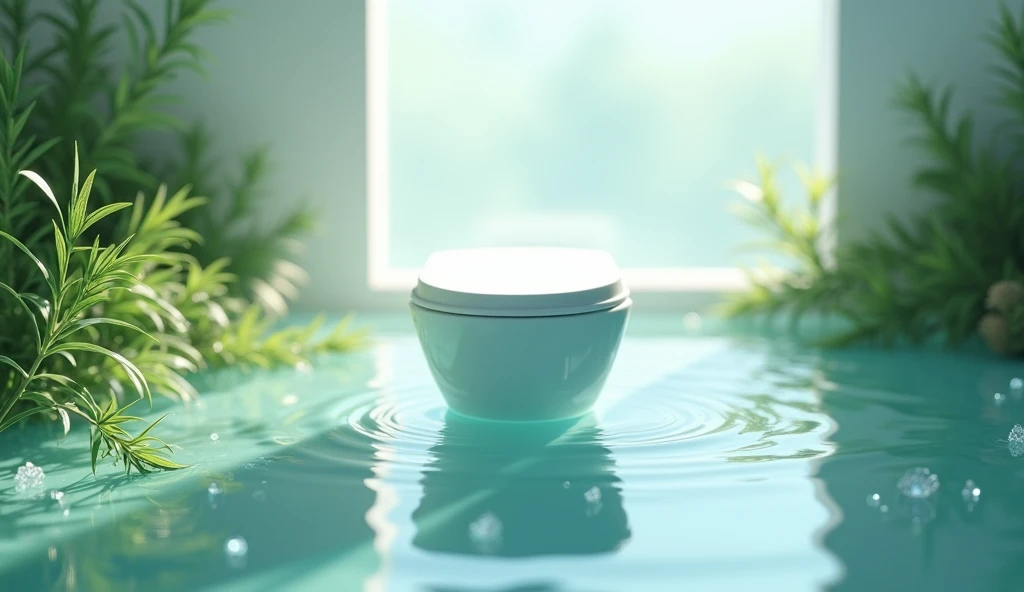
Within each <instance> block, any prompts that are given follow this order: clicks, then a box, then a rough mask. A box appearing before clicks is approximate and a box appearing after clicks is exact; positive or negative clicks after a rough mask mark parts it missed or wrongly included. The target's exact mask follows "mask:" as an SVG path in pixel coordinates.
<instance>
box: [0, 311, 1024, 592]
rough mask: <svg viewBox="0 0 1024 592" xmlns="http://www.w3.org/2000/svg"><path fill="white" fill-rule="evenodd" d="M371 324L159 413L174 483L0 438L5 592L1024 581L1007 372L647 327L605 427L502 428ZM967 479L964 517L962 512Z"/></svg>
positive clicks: (605, 414) (225, 377)
mask: <svg viewBox="0 0 1024 592" xmlns="http://www.w3.org/2000/svg"><path fill="white" fill-rule="evenodd" d="M385 325H386V326H385V327H384V328H383V329H382V330H380V331H379V332H378V335H379V337H378V339H377V342H376V343H375V344H374V345H373V346H372V347H371V348H369V349H368V350H367V351H365V352H361V353H358V354H353V355H349V356H339V357H332V358H328V359H324V360H321V361H320V362H319V363H318V364H316V365H315V366H314V367H313V368H312V369H311V370H308V371H300V370H292V369H287V370H277V371H271V372H266V371H260V372H253V373H249V374H244V373H238V372H221V373H216V374H210V375H207V376H204V377H202V378H201V380H200V383H201V390H202V392H203V393H204V398H203V402H202V404H201V405H194V406H192V407H190V408H187V409H186V408H179V407H174V406H163V408H158V409H156V410H154V415H155V414H156V413H158V412H163V411H167V410H169V411H170V412H171V413H172V415H171V416H170V417H169V418H168V419H167V420H166V421H165V423H164V424H162V426H161V427H162V428H163V430H162V434H161V435H163V436H165V437H166V439H168V440H169V441H171V442H174V443H175V444H177V445H178V448H177V452H176V455H175V456H176V458H177V459H178V460H180V461H182V462H187V463H189V464H190V465H191V467H190V468H188V469H186V470H183V471H178V472H175V473H168V474H162V475H155V476H151V477H130V478H126V477H124V476H123V475H122V474H121V473H119V472H118V471H117V469H116V468H114V467H109V466H104V467H103V468H102V469H101V470H100V471H99V474H98V475H97V476H96V477H93V476H92V475H91V474H89V471H88V465H89V459H88V454H87V450H86V449H85V446H84V443H83V441H84V439H85V438H86V434H85V433H84V432H82V431H75V430H73V431H72V433H71V434H70V435H69V436H68V437H67V438H65V439H61V438H57V437H55V435H54V434H53V433H50V432H47V431H46V430H47V428H46V427H42V426H36V427H34V428H32V429H27V430H23V431H20V432H16V433H12V434H4V435H3V437H2V438H0V451H2V454H0V459H2V460H0V582H3V585H0V588H3V589H10V590H154V591H158V590H194V589H220V590H303V591H317V590H360V589H365V590H423V591H437V592H441V591H445V592H468V591H478V590H480V591H482V590H502V591H509V590H522V591H526V590H530V591H552V592H553V591H563V590H565V591H584V590H585V591H600V590H681V589H699V590H705V589H715V590H733V589H757V590H785V591H791V590H815V589H836V590H880V589H902V590H947V589H949V590H1018V589H1020V587H1021V585H1022V584H1021V582H1024V566H1022V565H1021V564H1020V563H1019V559H1020V557H1024V456H1019V457H1016V456H1014V455H1013V453H1014V452H1017V453H1020V452H1022V451H1021V450H1019V449H1012V447H1011V446H1010V445H1009V443H1008V442H1007V441H1006V440H1007V435H1008V433H1009V431H1010V429H1011V428H1012V427H1013V425H1014V424H1015V423H1024V400H1021V398H1020V397H1019V396H1018V393H1016V392H1011V391H1010V390H1009V383H1010V380H1011V379H1012V378H1014V377H1024V365H1022V364H1020V363H1016V362H1010V361H1003V360H998V359H994V358H991V357H988V356H986V355H983V354H981V353H970V352H968V353H957V354H953V353H946V352H939V351H902V350H896V351H894V350H873V349H857V350H844V351H827V350H825V351H823V350H818V349H815V348H812V347H808V346H802V345H799V344H797V343H796V342H795V341H794V340H792V339H788V338H783V337H779V336H774V337H770V336H756V335H749V334H747V335H740V334H735V333H733V334H729V333H728V332H722V333H721V334H719V333H718V332H716V334H709V333H708V332H704V333H700V332H699V331H698V332H694V331H692V330H690V331H687V330H686V329H685V328H684V324H683V323H682V322H681V321H678V320H675V319H670V320H666V319H644V318H643V317H639V318H635V319H634V320H633V321H632V326H631V328H630V331H629V334H628V335H627V338H626V340H625V341H624V343H623V346H622V350H621V352H620V355H619V359H618V361H617V363H616V367H615V369H614V370H613V373H612V375H611V377H610V379H609V383H608V386H607V388H606V390H605V392H604V394H603V395H602V398H601V401H600V403H599V405H598V407H597V408H596V409H595V410H594V412H593V413H592V414H590V415H588V416H585V417H583V418H580V419H579V420H575V421H571V422H562V423H551V424H537V425H531V426H519V427H517V426H502V425H500V424H493V423H482V422H475V421H471V420H465V419H461V418H459V417H457V416H452V415H451V414H449V413H446V411H445V408H444V404H443V401H442V400H441V398H440V395H439V394H438V392H437V390H436V388H435V387H434V386H433V383H432V382H431V380H430V377H429V372H428V370H427V367H426V364H425V362H424V360H423V358H422V355H421V354H420V352H419V349H418V345H417V344H416V342H415V339H414V338H413V337H412V333H411V330H410V328H408V327H407V323H406V322H405V321H404V320H403V321H397V320H396V321H394V322H393V323H385ZM390 325H394V327H395V328H394V330H388V329H387V326H390ZM996 392H999V393H1002V394H1004V395H1005V396H1004V397H1003V399H1002V402H1001V403H1000V402H998V401H997V399H996V398H994V394H995V393H996ZM158 407H160V406H159V405H158ZM214 434H215V435H216V436H215V437H214ZM26 460H30V461H32V462H33V463H35V464H37V465H39V466H41V467H43V468H44V470H45V471H46V473H47V477H46V481H45V485H44V488H43V489H40V490H38V491H37V492H36V493H38V494H39V496H38V497H32V496H26V495H24V494H20V495H19V494H16V493H15V490H14V480H13V475H14V473H15V471H16V469H17V467H18V466H19V465H21V464H23V463H24V462H25V461H26ZM917 466H921V467H928V468H929V469H931V471H932V472H934V473H937V474H938V475H939V478H940V482H941V486H940V488H939V490H938V492H937V493H936V494H934V495H933V496H931V497H929V498H927V499H923V500H922V499H916V500H915V499H909V498H906V497H904V496H901V495H900V494H899V492H898V490H897V489H896V483H897V481H898V480H899V478H900V476H901V475H903V474H904V472H905V471H907V470H908V469H911V468H913V467H917ZM968 479H971V480H973V481H974V482H975V483H976V486H977V487H978V488H979V489H980V490H981V495H980V496H979V497H978V499H977V500H975V499H974V498H973V497H972V496H968V498H965V497H964V496H963V495H962V493H961V490H962V489H963V486H964V483H965V482H966V480H968ZM51 490H59V491H63V492H64V494H65V495H64V497H63V499H62V500H61V501H62V502H63V503H58V502H57V501H55V500H54V499H52V498H51V496H50V491H51ZM875 493H877V494H878V495H879V502H878V503H869V500H868V498H869V496H871V495H872V494H875Z"/></svg>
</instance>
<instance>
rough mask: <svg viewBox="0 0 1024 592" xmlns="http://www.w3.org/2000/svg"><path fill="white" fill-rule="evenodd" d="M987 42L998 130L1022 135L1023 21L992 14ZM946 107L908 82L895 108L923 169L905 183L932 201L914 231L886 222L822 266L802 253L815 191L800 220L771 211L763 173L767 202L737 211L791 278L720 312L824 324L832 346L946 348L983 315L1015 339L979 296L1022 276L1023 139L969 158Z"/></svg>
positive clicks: (973, 149)
mask: <svg viewBox="0 0 1024 592" xmlns="http://www.w3.org/2000/svg"><path fill="white" fill-rule="evenodd" d="M990 42H991V43H992V45H993V46H994V47H995V48H996V49H997V51H998V53H999V55H1000V57H1001V62H1002V63H1000V64H999V66H998V67H997V68H996V73H997V77H998V79H999V82H1000V93H1001V94H1000V98H999V103H1000V105H1002V106H1003V107H1005V108H1008V109H1009V112H1010V115H1011V119H1010V121H1008V122H1007V124H1006V125H1005V126H1004V129H1007V130H1011V131H1013V132H1017V131H1019V130H1021V129H1022V128H1024V19H1020V20H1018V19H1016V18H1015V17H1014V16H1013V15H1012V14H1011V13H1010V11H1009V10H1008V9H1007V8H1006V7H1005V6H1004V7H1002V10H1001V13H1000V18H999V20H998V23H997V24H996V26H995V27H994V29H993V33H992V35H991V38H990ZM952 98H953V92H952V89H950V88H944V89H935V88H933V87H931V86H929V85H927V84H925V83H923V82H922V81H921V80H920V79H918V78H917V77H915V76H910V77H908V79H907V80H906V81H905V82H904V83H903V84H902V85H901V86H900V88H899V90H898V92H897V97H896V99H897V100H896V104H897V106H898V107H899V108H900V109H901V110H903V111H904V112H906V113H907V114H908V115H910V117H911V118H912V119H913V120H914V121H915V122H916V123H917V124H918V127H919V132H918V133H917V134H916V135H915V136H914V138H913V140H914V142H915V143H916V144H917V145H919V146H920V147H922V149H923V150H924V151H925V152H926V153H927V154H928V156H929V157H930V159H931V162H930V164H929V165H928V166H926V167H925V168H923V169H922V170H920V171H918V172H917V174H916V175H915V178H914V180H915V183H916V185H917V186H919V187H921V188H923V189H925V190H927V191H929V192H931V193H933V194H935V195H936V196H938V197H939V200H938V201H937V203H936V204H935V205H934V207H933V208H932V209H931V210H930V211H929V212H927V213H926V214H924V215H921V216H920V217H918V218H917V219H915V220H912V221H910V222H903V221H900V220H897V219H895V218H890V219H889V220H888V221H887V224H886V232H885V233H884V234H883V233H875V234H874V235H872V236H870V237H869V238H868V239H866V240H863V241H860V242H856V243H853V244H850V245H846V246H844V247H842V248H839V249H838V250H837V251H836V253H835V258H836V259H835V265H833V266H825V265H822V264H821V260H820V257H818V255H817V252H818V251H817V247H814V248H813V249H811V248H810V246H811V245H819V241H820V240H821V229H820V228H819V227H818V226H817V224H816V223H809V222H808V220H815V219H816V218H817V204H818V202H819V201H820V189H821V185H820V182H818V181H815V182H814V183H813V184H811V185H810V186H809V187H808V195H809V198H808V200H807V202H806V206H805V207H803V208H802V209H800V210H798V211H796V212H788V211H783V210H782V209H781V208H775V209H773V208H772V206H771V203H773V202H777V201H778V200H777V199H774V198H773V199H772V200H769V199H767V196H769V195H772V194H773V193H775V192H776V191H777V190H776V189H775V188H774V186H773V181H772V176H773V174H774V171H772V170H771V168H770V167H765V166H762V167H761V171H760V176H761V179H760V182H761V185H762V191H763V192H764V195H765V196H766V199H764V200H762V201H760V202H756V203H750V204H748V206H747V209H748V211H749V213H750V214H751V215H752V216H753V217H754V218H755V219H758V220H760V221H761V222H762V223H763V224H764V225H765V226H767V228H769V230H770V231H771V232H773V233H775V235H776V237H777V238H778V240H779V244H778V246H780V247H781V248H782V250H783V251H785V252H788V253H794V252H795V253H797V255H798V256H797V258H796V268H795V270H793V271H792V272H791V273H787V274H783V275H781V276H776V277H773V278H770V279H765V278H763V277H754V278H753V282H752V284H753V288H752V290H751V291H750V292H748V293H745V294H742V295H739V296H738V297H736V298H735V299H733V300H732V301H731V302H729V303H728V304H727V306H726V312H728V313H729V314H733V315H738V314H751V313H759V314H761V313H764V314H776V313H786V314H791V315H793V317H794V318H799V317H800V315H802V314H803V313H805V312H817V313H825V314H829V315H833V316H836V317H839V318H840V319H842V321H843V326H844V327H845V328H843V329H841V330H839V331H838V332H836V333H835V334H833V335H832V336H831V337H830V338H829V339H828V340H827V341H828V342H829V343H831V344H834V345H843V344H848V343H853V342H858V341H879V342H882V343H894V342H897V341H910V342H914V343H918V342H922V341H925V340H927V339H930V338H933V337H941V338H942V339H944V340H945V341H946V342H947V343H948V344H950V345H956V344H960V343H962V342H964V341H965V340H967V339H968V338H970V337H971V336H973V335H975V334H976V332H977V331H978V329H979V323H981V321H982V318H983V317H985V315H986V314H993V313H999V314H1000V319H1001V320H1005V321H1006V322H1008V323H1010V326H1008V327H1004V329H1006V330H1008V331H1024V326H1021V327H1016V326H1015V325H1014V322H1013V319H1015V318H1016V316H1015V315H1016V313H1014V314H1012V315H1011V314H1006V315H1005V317H1004V316H1003V313H1002V312H1000V311H998V310H995V309H994V308H993V307H992V305H991V304H987V294H988V293H989V291H990V288H992V287H993V286H994V285H995V284H997V283H999V282H1001V281H1003V280H1008V281H1019V280H1020V279H1021V278H1022V273H1024V202H1021V200H1020V199H1019V191H1020V187H1021V185H1022V183H1024V177H1022V176H1021V174H1020V173H1019V172H1017V171H1019V170H1020V164H1021V160H1020V159H1021V156H1022V151H1021V148H1024V143H1021V142H1022V136H1020V135H1019V134H1018V135H1013V136H1011V138H1010V143H1011V144H1012V145H1013V146H1012V149H1011V150H1000V149H999V145H998V140H999V139H1000V138H998V137H997V138H993V139H992V141H991V142H989V143H988V144H984V145H980V146H979V145H978V143H977V142H976V141H975V134H974V131H973V130H974V127H973V120H972V118H971V116H970V115H969V114H963V115H955V114H954V113H953V111H952V108H951V103H952ZM1000 322H1002V321H1000ZM989 324H991V319H990V322H989ZM1015 327H1016V328H1015ZM983 330H984V328H983ZM1011 341H1013V342H1016V341H1015V340H1009V339H1008V340H1007V343H1010V342H1011ZM1005 351H1006V353H1024V351H1021V350H1018V349H1014V348H1010V349H1007V350H1005Z"/></svg>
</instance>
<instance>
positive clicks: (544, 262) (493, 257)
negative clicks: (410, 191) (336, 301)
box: [412, 247, 629, 317]
mask: <svg viewBox="0 0 1024 592" xmlns="http://www.w3.org/2000/svg"><path fill="white" fill-rule="evenodd" d="M628 298H629V290H628V289H627V288H626V286H625V285H624V284H623V283H622V277H621V276H620V274H619V269H618V267H616V265H615V261H614V260H613V259H612V257H611V255H609V254H608V253H605V252H604V251H594V250H587V249H561V248H539V247H513V248H493V249H461V250H453V251H438V252H436V253H434V254H433V255H431V256H430V258H428V259H427V263H426V265H424V266H423V270H422V271H421V272H420V277H419V282H418V283H417V285H416V287H415V288H414V289H413V291H412V301H413V303H414V304H417V305H419V306H422V307H424V308H429V309H432V310H437V311H441V312H450V313H455V314H465V315H477V316H493V317H498V316H500V317H538V316H555V315H569V314H580V313H585V312H593V311H598V310H605V309H609V308H614V307H616V306H618V305H619V304H621V303H623V302H625V301H626V300H627V299H628Z"/></svg>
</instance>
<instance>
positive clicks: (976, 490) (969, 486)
mask: <svg viewBox="0 0 1024 592" xmlns="http://www.w3.org/2000/svg"><path fill="white" fill-rule="evenodd" d="M960 494H961V495H963V496H964V499H965V500H966V499H973V500H974V501H978V499H979V498H980V497H981V488H980V487H978V486H977V484H975V483H974V481H972V480H971V479H968V480H967V482H966V483H964V488H963V491H961V492H960Z"/></svg>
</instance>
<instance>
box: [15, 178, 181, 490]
mask: <svg viewBox="0 0 1024 592" xmlns="http://www.w3.org/2000/svg"><path fill="white" fill-rule="evenodd" d="M77 172H78V161H77V159H76V160H75V176H74V183H73V185H72V190H71V193H72V196H71V199H70V201H69V207H68V210H67V216H65V215H64V213H63V212H62V211H61V207H60V205H59V204H58V203H57V198H56V197H55V196H54V194H53V191H52V190H51V189H50V186H49V185H48V184H47V183H46V181H44V180H43V178H42V177H40V176H39V175H37V174H36V173H33V172H29V171H22V175H23V176H24V177H26V178H28V179H29V180H31V181H32V182H34V183H35V184H36V185H38V187H39V189H40V190H42V192H43V194H44V195H45V196H46V197H47V198H48V199H49V200H50V201H51V202H52V203H53V205H54V207H56V212H57V219H56V220H52V233H53V234H52V236H53V241H54V252H55V255H56V265H55V266H54V265H48V264H46V263H44V262H43V261H42V260H41V259H39V257H38V256H36V255H35V254H34V253H33V252H32V251H31V250H30V249H29V248H28V247H26V246H25V245H24V244H23V243H22V242H21V241H19V240H18V239H17V238H16V237H14V236H13V235H11V234H9V233H7V232H4V231H0V239H4V240H5V241H6V242H7V243H9V244H11V245H13V246H14V247H15V248H16V249H18V250H19V251H20V252H21V253H20V254H21V255H23V256H24V257H26V258H27V259H28V260H29V261H31V262H32V264H33V265H34V266H35V267H37V268H38V273H39V274H40V275H41V277H42V278H43V281H44V283H45V284H46V288H47V290H46V297H45V298H44V297H42V296H40V295H38V294H33V293H28V292H18V291H17V290H16V289H15V288H14V287H12V286H11V285H10V284H6V283H0V292H2V293H3V294H4V296H6V297H7V299H9V300H10V301H13V303H14V304H16V305H17V306H18V308H19V310H20V311H21V313H22V314H23V315H24V317H25V318H26V319H28V321H29V323H30V325H31V328H30V330H29V333H30V338H31V339H32V341H33V346H34V347H33V348H32V349H30V350H28V353H23V352H24V350H22V351H13V350H12V351H10V352H9V354H4V355H0V364H3V365H5V366H7V368H8V369H9V370H11V371H13V373H9V376H8V380H7V385H9V386H8V388H6V389H5V390H4V391H3V397H2V398H0V432H2V431H4V430H5V429H7V428H9V427H11V426H12V425H14V424H16V423H17V422H19V421H21V420H22V419H25V418H27V417H29V416H32V415H35V414H38V413H43V412H56V413H57V414H58V415H59V416H60V417H61V419H62V420H63V422H64V429H65V432H67V431H68V429H69V428H70V414H76V415H78V416H80V417H82V418H84V419H85V420H86V421H87V422H88V423H89V424H90V425H91V428H92V436H91V438H90V449H91V452H92V462H93V470H94V471H95V468H96V461H97V458H98V457H100V456H101V455H102V456H113V457H114V459H115V461H120V462H122V464H123V466H124V468H125V470H126V471H131V469H132V468H135V469H136V470H138V471H140V472H143V473H145V472H148V471H150V470H153V469H175V468H180V467H181V465H178V464H176V463H174V462H173V461H170V460H168V459H167V458H166V457H165V456H163V455H162V454H161V452H160V449H164V450H166V451H168V452H169V451H170V450H171V449H170V447H168V446H167V445H166V444H165V443H163V442H162V441H161V440H159V439H157V438H156V437H154V436H150V435H149V431H150V430H151V429H152V428H153V427H154V426H155V425H156V423H159V420H157V422H154V423H153V424H151V425H150V426H149V427H147V428H146V429H144V430H143V431H142V432H141V433H140V434H139V435H137V436H131V435H130V434H129V433H128V432H127V431H126V430H125V429H124V427H123V425H124V424H125V423H128V422H133V421H141V419H140V418H137V417H134V416H130V415H126V414H125V413H124V411H125V409H126V408H127V406H125V407H119V406H118V403H117V398H116V397H115V396H109V397H107V402H106V404H105V405H103V406H101V405H100V404H99V403H97V401H96V399H95V398H94V396H93V395H92V393H91V392H90V390H89V389H88V388H87V387H86V386H84V385H82V384H80V383H79V382H77V381H75V380H74V379H72V378H70V377H68V376H67V375H66V374H62V373H58V372H54V371H53V370H54V369H55V368H54V362H56V363H57V364H61V363H64V362H67V363H71V364H72V365H77V364H78V360H76V356H79V355H83V354H85V355H88V354H92V355H94V356H100V357H102V358H103V359H105V360H109V361H111V363H114V364H117V365H118V367H119V368H120V369H121V371H122V372H123V373H124V375H125V376H126V377H127V379H128V382H129V383H130V384H131V385H132V391H133V395H132V396H134V397H135V398H150V397H151V396H152V395H151V393H150V387H149V384H148V382H147V380H146V376H145V375H144V374H143V373H142V371H141V370H139V368H138V367H137V366H136V365H135V364H134V363H133V362H132V361H131V360H129V359H128V358H127V357H125V356H124V355H122V354H121V353H118V352H116V351H114V350H112V349H108V348H107V347H104V346H103V345H99V344H98V343H97V341H96V340H95V339H94V338H90V337H95V333H97V332H98V328H99V327H102V326H112V327H118V328H121V329H124V330H127V331H130V332H133V333H137V334H139V335H140V336H141V337H143V338H146V339H153V338H152V337H151V336H149V335H148V334H146V333H145V332H144V331H143V329H142V328H141V327H139V326H138V325H136V324H133V323H131V322H129V321H126V320H124V319H119V318H113V317H104V316H87V315H86V313H87V311H89V310H90V309H92V308H93V307H96V306H99V305H102V303H104V302H107V301H109V300H110V298H111V295H112V294H114V293H117V292H119V291H124V290H130V289H131V288H133V287H134V286H135V285H136V284H137V283H138V280H137V279H136V278H135V277H133V276H132V274H131V272H130V270H131V269H132V268H133V267H134V266H136V265H139V264H142V263H145V262H147V261H149V260H151V259H153V258H154V256H153V255H151V254H132V253H130V252H128V250H127V246H128V243H129V242H131V239H132V237H128V238H127V239H125V240H123V241H121V242H120V243H117V244H112V245H110V246H106V247H101V246H100V243H99V239H98V238H97V239H95V240H94V241H93V243H92V244H91V245H80V244H79V243H80V239H81V238H82V236H83V234H84V233H85V232H86V231H87V230H88V229H89V228H90V227H91V226H93V225H95V224H96V223H98V222H99V221H101V220H103V219H104V218H106V217H108V216H110V215H112V214H114V213H115V212H117V211H118V210H121V209H124V208H127V207H130V206H131V204H130V203H114V204H109V205H107V206H104V207H101V208H98V209H96V210H95V211H92V212H90V211H89V195H90V193H91V191H92V186H93V181H94V179H95V176H96V172H95V171H93V172H92V173H91V174H90V175H89V176H88V177H87V178H86V180H85V182H84V183H83V184H82V187H81V189H79V187H78V174H77ZM90 334H92V335H90ZM19 358H20V359H19ZM16 408H17V409H18V410H17V411H15V409H16ZM12 411H15V412H13V413H12Z"/></svg>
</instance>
